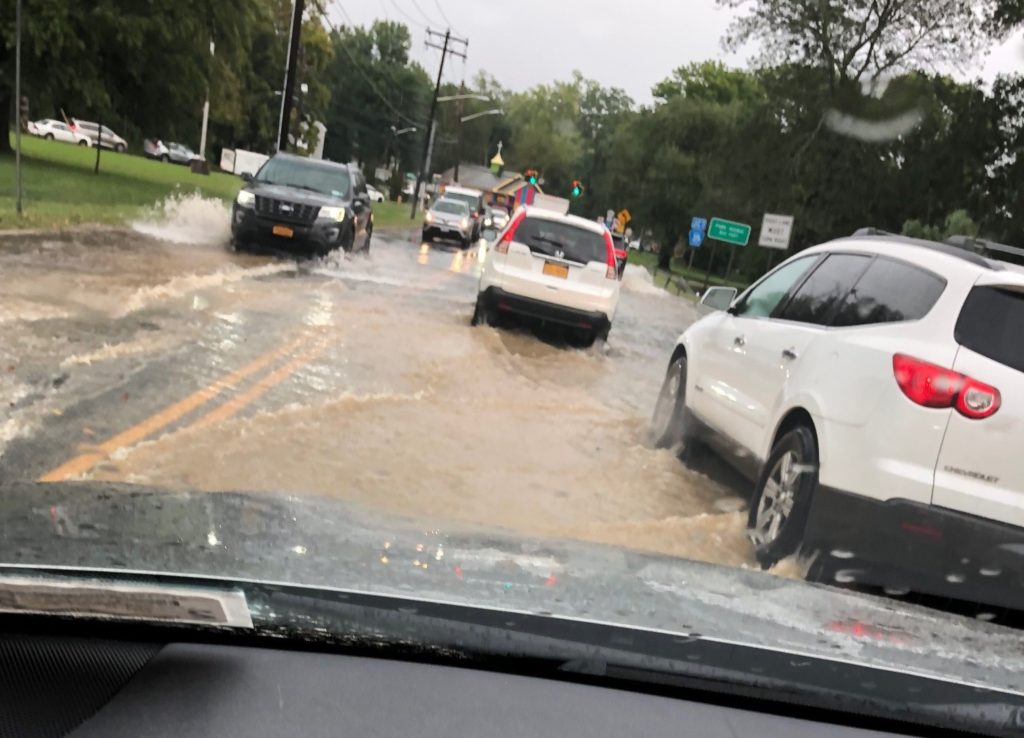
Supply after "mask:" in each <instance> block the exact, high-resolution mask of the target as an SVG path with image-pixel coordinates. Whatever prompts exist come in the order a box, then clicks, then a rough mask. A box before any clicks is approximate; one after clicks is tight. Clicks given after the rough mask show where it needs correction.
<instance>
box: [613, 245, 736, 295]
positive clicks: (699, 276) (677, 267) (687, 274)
mask: <svg viewBox="0 0 1024 738" xmlns="http://www.w3.org/2000/svg"><path fill="white" fill-rule="evenodd" d="M629 263H630V264H639V265H640V266H642V267H646V268H647V270H648V271H650V272H651V273H652V274H653V273H655V272H656V270H657V266H658V255H657V254H652V253H649V252H641V251H630V252H629ZM669 271H670V272H671V273H672V275H673V276H675V277H682V278H683V279H685V280H686V281H687V282H689V283H690V284H691V285H692V286H693V288H694V289H700V288H701V287H703V286H704V272H703V271H701V270H700V269H688V268H687V267H686V266H685V265H684V264H682V263H680V262H679V260H678V259H672V261H671V263H670V269H669ZM661 274H664V271H662V272H661ZM656 281H660V280H656ZM708 282H709V284H712V285H725V286H727V287H736V288H737V289H740V290H742V289H745V288H746V287H747V283H746V282H737V281H735V280H731V279H723V278H721V277H719V276H717V275H714V274H712V275H711V279H710V280H708Z"/></svg>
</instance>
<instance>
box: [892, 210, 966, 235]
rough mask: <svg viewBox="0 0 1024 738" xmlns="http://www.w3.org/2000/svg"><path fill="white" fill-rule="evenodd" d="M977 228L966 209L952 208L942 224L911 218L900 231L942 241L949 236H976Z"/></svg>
mask: <svg viewBox="0 0 1024 738" xmlns="http://www.w3.org/2000/svg"><path fill="white" fill-rule="evenodd" d="M978 230H979V229H978V224H977V223H975V222H974V219H973V218H971V216H970V214H969V213H968V212H967V211H966V210H954V211H953V212H952V213H950V214H949V215H947V216H946V219H945V220H944V221H943V222H942V225H927V224H925V223H922V222H921V221H920V220H918V219H917V218H912V219H911V220H908V221H906V222H905V223H904V224H903V229H902V231H901V233H902V234H903V235H904V236H910V237H912V238H924V239H928V240H929V241H943V240H945V239H947V238H949V237H950V236H977V235H978Z"/></svg>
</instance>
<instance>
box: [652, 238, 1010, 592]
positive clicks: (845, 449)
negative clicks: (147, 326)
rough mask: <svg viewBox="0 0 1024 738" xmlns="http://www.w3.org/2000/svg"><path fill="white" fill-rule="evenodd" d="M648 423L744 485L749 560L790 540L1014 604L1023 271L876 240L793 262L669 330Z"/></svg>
mask: <svg viewBox="0 0 1024 738" xmlns="http://www.w3.org/2000/svg"><path fill="white" fill-rule="evenodd" d="M1004 248H1005V249H1010V248H1011V247H1004ZM1013 250H1014V251H1015V252H1016V251H1017V250H1016V249H1013ZM1021 253H1024V252H1021ZM705 297H708V298H710V299H712V300H713V299H717V297H720V296H713V295H710V294H706V295H705ZM651 431H652V436H653V439H654V441H655V442H656V443H657V444H658V445H659V446H662V447H670V446H679V447H681V448H682V449H683V450H685V449H686V447H687V446H688V445H690V444H692V443H693V442H694V440H698V439H699V440H700V441H704V442H706V443H707V445H710V446H712V447H713V448H715V450H717V451H718V452H719V453H720V454H722V455H723V456H724V457H725V458H726V460H727V461H730V462H731V463H733V465H734V466H736V468H738V469H739V470H741V471H744V472H746V473H747V475H748V476H749V477H750V478H752V479H754V480H756V483H755V486H754V490H753V494H752V497H751V500H750V512H749V518H748V535H749V537H750V539H751V541H752V543H753V546H754V550H755V553H756V556H757V558H758V559H759V561H760V562H761V564H762V565H765V566H768V565H771V564H773V563H775V562H776V561H778V560H779V559H780V558H782V557H784V556H787V555H789V554H792V553H794V552H796V551H797V550H798V549H800V548H801V546H802V547H803V548H804V550H805V551H806V550H813V551H817V552H819V553H822V555H823V556H824V557H825V558H832V559H833V560H835V561H843V562H846V561H849V560H851V559H852V560H854V562H856V563H846V564H843V565H845V566H850V567H857V566H860V565H864V570H863V571H861V570H857V569H856V568H854V569H846V570H844V571H847V572H848V573H849V572H853V574H850V576H851V577H855V576H857V574H858V573H864V571H866V570H867V569H871V568H872V567H875V568H876V569H878V570H881V569H883V568H884V569H887V574H886V576H885V580H886V582H887V583H889V584H892V583H893V581H894V580H899V581H901V582H903V583H904V584H905V585H906V586H907V587H910V588H912V589H915V591H922V592H928V591H934V592H936V593H942V594H944V595H948V594H949V590H950V588H952V589H954V590H955V591H958V592H962V593H964V595H965V598H966V599H972V598H973V595H972V596H968V595H967V592H968V590H969V589H970V588H971V587H984V588H985V589H986V591H987V592H988V594H987V595H983V596H987V597H988V599H987V600H974V601H986V602H994V603H996V604H1000V603H1007V604H1009V603H1008V602H1007V599H1008V598H1009V599H1010V600H1013V606H1016V607H1020V606H1021V604H1022V595H1024V588H1022V587H1021V583H1022V572H1024V458H1018V456H1017V454H1018V453H1020V452H1021V448H1018V447H1017V444H1021V447H1022V448H1024V270H1022V269H1021V268H1020V267H1017V266H1015V265H1011V264H1006V263H1004V262H1001V261H996V260H994V259H989V258H985V257H983V256H981V255H979V254H978V253H976V252H974V251H971V250H966V249H963V248H958V247H956V246H953V245H949V244H940V243H934V242H930V241H917V240H913V239H906V238H902V237H899V236H892V235H888V234H886V235H863V236H862V235H858V236H854V237H852V238H845V239H840V240H836V241H832V242H830V243H826V244H823V245H821V246H816V247H814V248H810V249H807V250H806V251H802V252H800V253H799V254H797V255H796V256H794V257H792V258H790V259H788V260H787V261H785V262H783V263H782V264H781V265H780V266H778V267H777V268H776V269H774V270H773V271H771V272H770V273H769V274H767V275H765V276H764V277H762V278H761V280H760V281H758V282H757V283H755V284H754V285H752V286H751V287H750V288H748V289H747V290H746V291H745V292H744V293H743V294H741V295H740V296H739V297H738V298H737V299H735V300H734V301H732V302H731V304H728V309H727V310H720V311H718V312H714V313H713V314H711V315H707V316H706V317H704V318H703V319H701V320H699V321H698V322H696V323H695V324H693V325H692V326H691V327H690V328H689V329H687V330H686V332H685V333H683V334H682V336H680V338H679V340H678V342H677V345H676V347H675V350H674V352H673V354H672V357H671V360H670V362H669V367H668V372H667V375H666V378H665V382H664V384H663V387H662V390H661V394H660V396H659V398H658V401H657V406H656V409H655V412H654V418H653V421H652V428H651Z"/></svg>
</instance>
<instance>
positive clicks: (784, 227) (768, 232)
mask: <svg viewBox="0 0 1024 738" xmlns="http://www.w3.org/2000/svg"><path fill="white" fill-rule="evenodd" d="M792 233H793V216H792V215H775V214H774V213H765V214H764V218H763V219H762V220H761V233H760V235H759V236H758V239H757V245H758V246H764V247H765V248H767V249H779V250H781V251H786V250H787V249H788V248H789V239H790V236H791V235H792Z"/></svg>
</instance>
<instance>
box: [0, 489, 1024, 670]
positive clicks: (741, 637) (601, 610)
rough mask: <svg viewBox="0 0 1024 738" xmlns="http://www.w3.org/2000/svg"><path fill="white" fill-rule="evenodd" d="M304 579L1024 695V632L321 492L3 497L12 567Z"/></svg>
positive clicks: (7, 560)
mask: <svg viewBox="0 0 1024 738" xmlns="http://www.w3.org/2000/svg"><path fill="white" fill-rule="evenodd" d="M12 564H13V565H19V566H26V565H27V566H37V567H47V566H60V567H65V568H68V567H70V568H75V567H79V568H99V569H121V570H136V571H151V572H164V573H180V574H189V575H193V576H211V577H219V578H225V577H226V578H229V579H231V578H234V579H239V580H249V581H252V580H256V581H262V582H294V583H301V584H302V585H304V586H307V587H323V588H335V589H338V588H341V589H349V590H357V591H362V592H369V593H374V594H381V595H400V596H403V597H410V596H412V597H416V598H418V599H422V600H424V601H435V602H449V603H461V604H465V605H473V606H478V607H486V608H491V609H494V608H497V609H501V610H508V611H517V612H527V613H534V614H542V615H546V616H547V615H550V616H553V617H562V618H571V619H575V620H588V621H600V622H614V623H616V624H618V625H622V626H626V627H631V628H636V629H642V630H645V631H652V630H653V631H657V632H662V633H678V634H680V635H688V636H693V634H700V635H699V637H701V638H706V639H717V640H718V641H720V642H723V643H737V644H744V645H751V646H756V647H759V648H768V649H773V650H775V651H782V652H784V653H787V654H792V655H793V656H794V657H797V656H798V655H800V654H806V655H814V656H815V657H822V658H828V659H835V660H842V661H848V662H855V663H857V664H861V665H867V666H871V667H876V668H880V669H886V670H903V671H910V672H913V673H916V674H920V675H924V676H932V677H936V678H942V679H949V678H950V677H955V678H956V679H959V680H963V681H965V682H967V683H975V684H984V685H985V686H986V687H994V688H1003V689H1007V690H1015V689H1017V686H1018V682H1019V675H1020V674H1021V673H1022V672H1024V653H1022V652H1021V650H1020V637H1019V633H1017V632H1015V631H1013V630H1010V629H1006V628H1002V627H1000V626H997V625H994V624H991V623H985V622H981V621H977V620H972V619H967V618H961V617H958V616H953V615H946V614H942V613H936V612H933V611H930V610H925V609H920V608H916V607H914V606H911V605H905V604H902V603H894V602H892V601H890V600H886V599H880V598H874V597H870V596H867V595H860V594H855V593H848V592H844V591H841V590H836V589H832V588H828V587H825V586H823V585H814V584H808V583H805V582H803V581H798V580H796V579H790V578H783V577H778V576H770V575H767V574H764V573H761V572H755V571H747V570H742V569H734V568H726V567H721V566H716V565H711V564H704V563H700V562H694V561H689V560H684V559H678V558H670V557H665V556H652V555H646V554H643V553H638V552H634V551H630V550H625V549H619V548H614V547H609V546H598V545H592V544H587V543H583V542H578V541H568V540H546V539H545V540H539V539H532V538H525V537H518V536H512V535H509V534H508V533H499V532H494V531H481V530H476V529H474V530H463V529H460V528H458V527H453V526H451V525H446V524H444V523H441V522H432V523H425V522H424V521H415V522H413V521H409V520H405V519H400V518H395V517H391V516H387V515H384V514H382V513H378V512H373V511H370V510H367V509H364V508H360V507H357V506H354V505H352V504H349V503H343V502H339V501H337V500H332V499H326V498H318V497H299V496H294V495H287V496H285V495H281V496H270V495H262V494H247V493H231V492H223V493H212V494H211V493H205V492H203V493H199V492H177V491H167V490H162V489H157V488H146V487H138V486H130V485H118V484H110V483H91V482H90V483H52V484H39V483H29V482H25V483H8V484H5V485H3V487H2V488H0V565H4V566H9V565H12Z"/></svg>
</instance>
